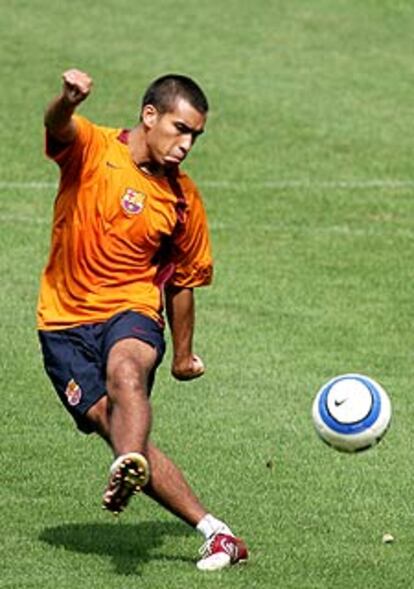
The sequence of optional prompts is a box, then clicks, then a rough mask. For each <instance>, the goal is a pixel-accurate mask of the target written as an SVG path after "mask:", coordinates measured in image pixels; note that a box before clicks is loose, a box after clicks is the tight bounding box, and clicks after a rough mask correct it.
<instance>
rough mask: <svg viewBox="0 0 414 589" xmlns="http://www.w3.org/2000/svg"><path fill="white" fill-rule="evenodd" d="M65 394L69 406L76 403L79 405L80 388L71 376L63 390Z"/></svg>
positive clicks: (80, 397) (73, 405)
mask: <svg viewBox="0 0 414 589" xmlns="http://www.w3.org/2000/svg"><path fill="white" fill-rule="evenodd" d="M65 395H66V398H67V400H68V403H69V405H70V406H71V407H75V406H76V405H79V403H80V401H81V399H82V389H81V388H80V386H79V385H78V384H77V383H76V382H75V381H74V380H73V378H71V379H70V381H69V382H68V384H67V387H66V390H65Z"/></svg>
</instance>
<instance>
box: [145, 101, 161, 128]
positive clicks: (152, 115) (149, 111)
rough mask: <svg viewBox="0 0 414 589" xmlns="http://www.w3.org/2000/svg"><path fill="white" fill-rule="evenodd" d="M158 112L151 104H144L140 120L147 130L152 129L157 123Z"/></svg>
mask: <svg viewBox="0 0 414 589" xmlns="http://www.w3.org/2000/svg"><path fill="white" fill-rule="evenodd" d="M158 117H159V112H158V110H157V109H156V108H155V106H153V105H152V104H146V105H145V106H144V108H143V109H142V113H141V120H142V122H143V123H144V125H145V126H146V127H147V128H148V129H152V127H153V126H154V125H155V123H156V122H157V121H158Z"/></svg>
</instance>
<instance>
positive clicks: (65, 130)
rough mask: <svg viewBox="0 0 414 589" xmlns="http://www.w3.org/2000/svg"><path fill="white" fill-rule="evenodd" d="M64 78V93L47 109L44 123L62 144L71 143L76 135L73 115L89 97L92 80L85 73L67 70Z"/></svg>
mask: <svg viewBox="0 0 414 589" xmlns="http://www.w3.org/2000/svg"><path fill="white" fill-rule="evenodd" d="M62 78H63V86H62V92H61V93H60V94H59V96H57V97H56V98H54V99H53V100H52V102H51V103H50V104H49V106H48V107H47V109H46V112H45V117H44V122H45V126H46V127H47V129H48V131H49V133H50V134H51V135H52V136H53V137H54V138H55V139H57V140H58V141H60V142H61V143H70V142H71V141H73V140H74V139H75V135H76V125H75V123H74V121H73V119H72V115H73V113H74V112H75V110H76V107H77V106H78V105H79V104H80V103H81V102H82V101H83V100H85V98H87V96H88V95H89V93H90V91H91V88H92V79H91V78H90V77H89V76H88V74H86V73H85V72H81V71H80V70H76V69H71V70H67V71H66V72H64V73H63V75H62Z"/></svg>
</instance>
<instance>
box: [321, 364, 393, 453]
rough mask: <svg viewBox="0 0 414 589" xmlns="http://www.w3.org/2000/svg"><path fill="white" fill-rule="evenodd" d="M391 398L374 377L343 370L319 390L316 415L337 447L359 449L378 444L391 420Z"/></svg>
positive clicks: (328, 439) (324, 437)
mask: <svg viewBox="0 0 414 589" xmlns="http://www.w3.org/2000/svg"><path fill="white" fill-rule="evenodd" d="M391 414H392V408H391V401H390V398H389V396H388V394H387V393H386V391H385V390H384V389H383V388H382V386H381V385H380V384H379V383H377V382H376V381H375V380H373V379H372V378H369V377H368V376H364V375H362V374H342V375H340V376H336V377H335V378H332V379H331V380H330V381H329V382H327V383H326V384H324V385H323V386H322V387H321V388H320V389H319V391H318V392H317V394H316V397H315V400H314V402H313V406H312V418H313V423H314V425H315V428H316V431H317V433H318V434H319V435H320V437H321V438H322V440H324V442H327V443H328V444H329V445H330V446H333V447H334V448H336V449H337V450H342V451H344V452H357V451H360V450H366V449H367V448H370V447H371V446H374V445H375V444H377V443H378V442H379V441H380V440H381V438H382V437H383V436H384V434H385V432H386V431H387V429H388V427H389V425H390V421H391Z"/></svg>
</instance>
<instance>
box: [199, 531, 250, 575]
mask: <svg viewBox="0 0 414 589" xmlns="http://www.w3.org/2000/svg"><path fill="white" fill-rule="evenodd" d="M200 554H201V555H202V558H201V559H200V560H199V561H198V562H197V568H198V569H199V570H200V571H217V570H220V569H224V568H226V567H228V566H231V565H234V564H238V563H242V562H245V561H246V560H247V559H248V552H247V546H246V544H245V543H244V542H243V540H241V539H240V538H236V537H235V536H230V535H228V534H215V535H214V536H212V537H211V538H210V539H209V540H207V542H206V543H205V544H204V545H203V546H202V547H201V549H200Z"/></svg>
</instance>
